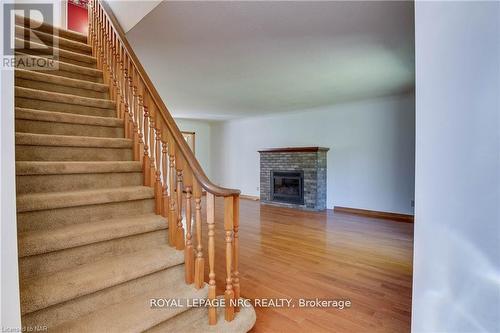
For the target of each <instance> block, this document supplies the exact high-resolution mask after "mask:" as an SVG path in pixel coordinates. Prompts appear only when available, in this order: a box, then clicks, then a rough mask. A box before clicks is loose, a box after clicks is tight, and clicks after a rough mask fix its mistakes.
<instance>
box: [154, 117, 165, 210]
mask: <svg viewBox="0 0 500 333" xmlns="http://www.w3.org/2000/svg"><path fill="white" fill-rule="evenodd" d="M160 139H161V129H160V124H159V123H158V122H156V148H155V153H156V156H155V161H156V166H155V169H156V170H155V171H156V173H155V199H156V201H155V202H156V215H161V214H162V207H163V202H162V201H163V200H162V199H163V198H162V186H161V143H160Z"/></svg>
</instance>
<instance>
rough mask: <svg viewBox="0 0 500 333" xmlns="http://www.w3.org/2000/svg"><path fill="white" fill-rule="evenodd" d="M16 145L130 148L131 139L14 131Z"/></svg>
mask: <svg viewBox="0 0 500 333" xmlns="http://www.w3.org/2000/svg"><path fill="white" fill-rule="evenodd" d="M16 145H24V146H55V147H95V148H130V147H132V140H131V139H121V138H99V137H90V136H88V137H85V136H74V135H51V134H33V133H16Z"/></svg>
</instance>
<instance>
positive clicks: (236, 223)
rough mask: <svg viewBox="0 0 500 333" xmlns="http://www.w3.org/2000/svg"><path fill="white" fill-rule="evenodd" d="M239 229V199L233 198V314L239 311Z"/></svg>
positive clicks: (237, 197)
mask: <svg viewBox="0 0 500 333" xmlns="http://www.w3.org/2000/svg"><path fill="white" fill-rule="evenodd" d="M239 227H240V197H239V196H234V197H233V228H234V235H233V238H234V239H233V290H234V300H235V304H236V306H235V307H234V311H235V312H239V311H240V307H239V306H238V300H239V299H240V272H239V271H238V261H239V255H240V239H239V236H238V229H239Z"/></svg>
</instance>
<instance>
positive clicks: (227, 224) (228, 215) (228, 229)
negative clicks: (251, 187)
mask: <svg viewBox="0 0 500 333" xmlns="http://www.w3.org/2000/svg"><path fill="white" fill-rule="evenodd" d="M233 207H234V202H233V197H232V196H229V197H225V198H224V231H225V234H226V237H225V240H226V291H225V292H224V299H225V315H224V318H225V319H226V321H231V320H233V319H234V306H233V305H232V304H231V302H233V299H234V292H233V284H232V283H233V280H232V277H231V273H232V256H233V244H232V243H233V235H232V234H233V212H234V210H233Z"/></svg>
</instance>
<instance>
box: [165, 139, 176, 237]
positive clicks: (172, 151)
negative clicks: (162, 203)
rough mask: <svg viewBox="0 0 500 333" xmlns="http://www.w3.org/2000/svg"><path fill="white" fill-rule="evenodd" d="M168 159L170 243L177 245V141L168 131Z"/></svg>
mask: <svg viewBox="0 0 500 333" xmlns="http://www.w3.org/2000/svg"><path fill="white" fill-rule="evenodd" d="M167 138H168V159H169V166H170V170H169V185H170V213H169V215H168V243H169V244H170V246H175V241H176V237H177V213H176V208H177V207H176V206H177V204H176V203H177V200H176V194H175V188H176V183H175V148H176V147H175V143H174V139H173V138H172V135H171V134H170V133H168V136H167Z"/></svg>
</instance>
